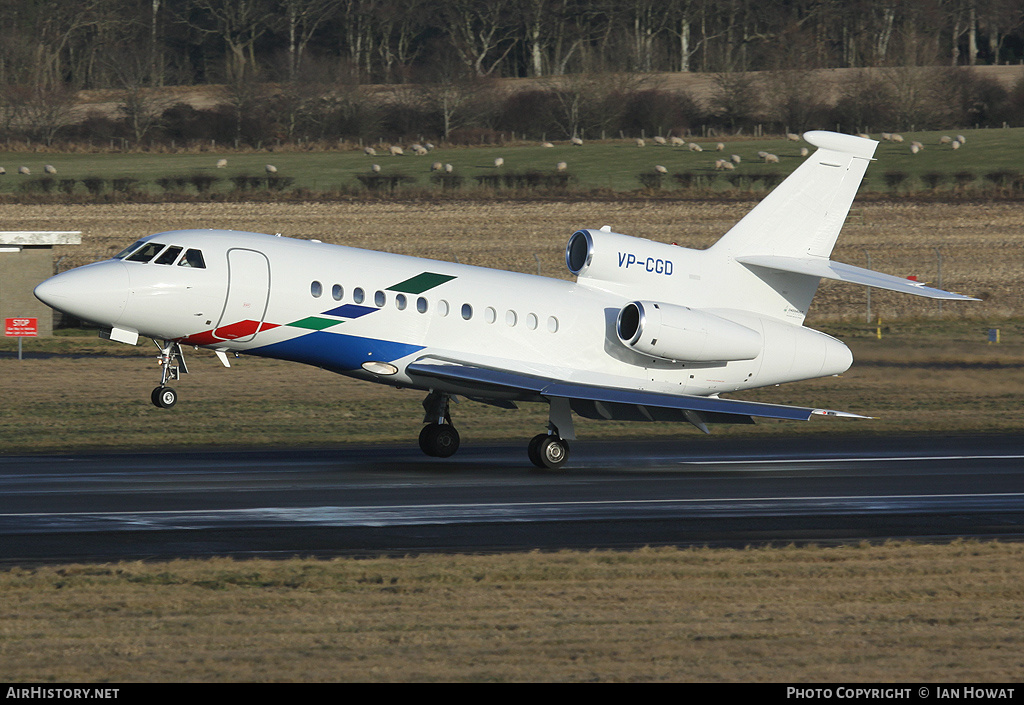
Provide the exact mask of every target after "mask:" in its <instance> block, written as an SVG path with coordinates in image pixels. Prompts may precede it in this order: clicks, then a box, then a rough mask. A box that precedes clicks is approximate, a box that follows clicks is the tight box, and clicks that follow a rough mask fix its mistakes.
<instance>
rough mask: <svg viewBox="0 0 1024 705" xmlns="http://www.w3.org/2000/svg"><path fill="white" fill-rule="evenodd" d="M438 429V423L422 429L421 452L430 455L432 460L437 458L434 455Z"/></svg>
mask: <svg viewBox="0 0 1024 705" xmlns="http://www.w3.org/2000/svg"><path fill="white" fill-rule="evenodd" d="M436 427H437V424H436V423H431V424H427V425H426V426H424V427H423V428H421V429H420V450H422V451H423V454H424V455H429V456H430V457H431V458H436V457H437V456H436V455H434V439H433V435H434V429H435V428H436Z"/></svg>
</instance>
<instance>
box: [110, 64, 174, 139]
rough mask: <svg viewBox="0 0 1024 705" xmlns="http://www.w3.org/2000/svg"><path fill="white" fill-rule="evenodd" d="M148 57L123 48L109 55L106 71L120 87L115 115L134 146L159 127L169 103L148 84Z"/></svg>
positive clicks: (170, 102)
mask: <svg viewBox="0 0 1024 705" xmlns="http://www.w3.org/2000/svg"><path fill="white" fill-rule="evenodd" d="M151 60H152V57H151V56H146V55H143V54H139V53H137V52H133V51H130V50H128V49H124V50H122V51H120V52H117V53H116V54H114V55H113V56H111V58H110V61H109V67H108V71H109V72H110V73H111V74H112V75H113V76H114V77H115V80H116V81H117V83H118V86H119V88H120V91H119V98H120V105H119V106H118V112H119V113H120V114H121V116H122V117H123V118H124V121H125V124H126V125H127V127H128V129H129V130H130V131H131V134H132V137H133V139H134V140H135V143H136V144H139V143H141V142H142V141H143V140H144V139H145V138H146V136H147V135H148V134H149V133H150V132H151V131H152V130H153V129H154V128H155V127H157V126H158V125H159V123H160V117H161V115H162V114H163V112H164V110H166V109H167V108H169V107H171V105H172V104H173V102H174V101H173V100H172V99H171V98H169V97H167V95H166V94H164V93H163V92H161V91H160V90H159V89H157V88H152V87H150V86H149V85H148V83H149V79H150V77H151V71H152V69H153V67H152V64H151V63H150V62H151Z"/></svg>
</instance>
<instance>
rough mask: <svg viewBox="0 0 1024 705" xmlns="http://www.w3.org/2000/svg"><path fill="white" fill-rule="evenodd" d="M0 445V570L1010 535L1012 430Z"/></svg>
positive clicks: (1022, 498) (1014, 507)
mask: <svg viewBox="0 0 1024 705" xmlns="http://www.w3.org/2000/svg"><path fill="white" fill-rule="evenodd" d="M531 467H532V466H530V465H529V462H528V461H527V460H526V451H525V444H517V445H508V446H506V445H479V446H475V445H472V444H470V445H467V446H464V447H463V449H462V450H460V451H459V454H458V455H457V456H455V457H454V458H451V459H448V460H439V459H432V458H427V457H425V456H423V455H422V454H421V453H420V452H419V450H418V449H417V448H415V447H414V446H401V447H395V446H359V447H343V448H324V449H293V450H287V449H282V450H269V451H267V450H260V451H215V450H189V451H169V452H161V453H100V454H79V455H45V456H41V455H40V456H0V542H2V543H0V562H3V563H6V564H8V565H10V564H19V563H21V564H24V563H32V562H58V561H59V562H65V561H66V562H72V561H109V560H127V559H167V558H173V557H202V556H212V555H231V556H238V557H244V556H272V557H284V556H331V555H380V554H404V553H417V552H425V551H449V552H467V551H471V552H484V551H510V550H515V551H520V550H530V549H542V550H553V549H561V548H569V549H591V548H634V547H640V546H645V545H679V546H686V545H709V546H744V545H762V544H768V543H772V544H783V543H790V542H795V543H806V542H814V543H820V544H830V543H836V542H856V541H861V540H871V541H879V540H884V539H889V538H893V539H905V538H908V539H916V540H924V541H944V540H950V539H952V538H956V537H978V538H999V539H1006V540H1020V539H1021V538H1024V436H972V437H928V438H863V439H856V438H845V437H841V438H829V437H816V438H802V439H771V440H743V441H737V440H728V439H726V440H711V439H700V440H699V441H696V442H695V441H693V440H692V439H687V440H680V441H623V442H616V443H607V442H593V443H587V442H583V441H581V442H576V443H573V444H572V457H571V458H570V460H569V463H568V465H567V466H566V469H564V470H562V471H560V472H556V473H549V472H541V471H536V470H532V469H531Z"/></svg>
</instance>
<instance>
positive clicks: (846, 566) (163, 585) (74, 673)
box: [0, 542, 1024, 684]
mask: <svg viewBox="0 0 1024 705" xmlns="http://www.w3.org/2000/svg"><path fill="white" fill-rule="evenodd" d="M1022 559H1024V544H1005V543H1003V544H1000V543H976V542H954V543H953V544H951V545H946V546H927V545H913V544H886V545H883V546H869V545H866V544H862V545H856V546H843V547H837V548H817V547H802V548H797V547H789V548H772V549H769V548H761V549H746V550H710V549H687V550H676V549H669V548H664V549H645V550H640V551H634V552H589V553H571V552H560V553H548V554H544V553H526V554H512V555H494V556H441V555H422V556H415V557H405V558H376V559H362V560H355V559H336V560H329V561H321V560H301V559H295V560H287V561H265V560H252V561H231V560H223V559H215V560H209V561H172V562H168V563H143V562H137V563H120V564H111V565H91V566H86V565H68V566H40V567H29V568H14V569H9V570H6V571H2V572H0V592H2V594H3V595H4V608H3V621H2V628H0V662H2V664H3V665H2V667H0V671H2V674H3V677H4V680H5V681H6V682H8V683H15V682H24V681H28V682H32V683H45V682H59V683H72V682H73V683H79V682H113V683H134V682H186V681H187V682H274V681H277V682H336V681H340V682H364V681H365V682H437V681H476V682H524V681H543V682H554V681H559V682H751V683H753V682H760V683H822V682H824V683H934V682H938V683H970V684H977V683H982V682H997V683H998V682H1003V683H1009V682H1014V681H1017V680H1019V678H1020V666H1021V656H1020V655H1021V652H1022V650H1024V630H1022V629H1021V615H1020V604H1021V602H1022V601H1024V587H1022V586H1024V582H1022V581H1021V561H1022Z"/></svg>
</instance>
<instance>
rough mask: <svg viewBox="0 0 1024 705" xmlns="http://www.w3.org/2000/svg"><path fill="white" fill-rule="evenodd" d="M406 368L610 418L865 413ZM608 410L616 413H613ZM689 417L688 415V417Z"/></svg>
mask: <svg viewBox="0 0 1024 705" xmlns="http://www.w3.org/2000/svg"><path fill="white" fill-rule="evenodd" d="M405 371H406V373H407V374H409V375H410V376H413V377H425V378H429V379H433V380H437V381H442V382H447V383H450V384H453V385H455V386H457V387H465V388H469V389H472V390H478V391H482V390H489V391H499V392H504V393H508V392H521V393H525V394H533V395H536V396H538V397H542V398H543V399H547V400H549V401H550V400H551V399H568V400H570V401H571V402H587V403H588V404H587V405H577V404H573V410H574V411H576V412H577V413H580V414H581V415H585V416H591V415H592V414H591V413H588V412H594V413H596V414H601V415H605V417H606V418H612V417H619V418H625V417H621V416H617V413H621V410H622V408H623V407H626V406H630V407H633V408H634V409H636V410H637V411H638V412H639V414H638V415H637V417H636V420H645V419H646V420H648V421H653V420H669V419H668V418H667V417H664V416H659V415H658V414H656V413H652V412H651V411H650V410H658V409H664V410H678V411H683V412H687V411H688V412H699V413H700V414H707V415H708V416H707V417H706V418H707V420H709V421H711V422H725V421H727V419H726V418H725V417H727V416H731V417H735V422H736V423H745V422H749V417H751V416H759V417H762V418H770V419H787V420H791V421H806V420H807V419H809V418H810V417H811V416H812V415H819V416H843V417H848V418H866V417H863V416H857V415H856V414H850V413H847V412H842V411H832V410H830V409H810V408H804V407H797V406H784V405H781V404H763V403H761V402H751V401H739V400H734V399H719V398H718V397H702V396H694V395H688V394H678V395H676V394H662V393H660V392H649V391H644V390H638V389H621V388H617V387H602V386H598V385H591V384H576V383H572V382H563V381H558V380H554V379H546V378H543V377H537V376H533V375H526V374H520V373H517V372H509V371H507V370H496V369H491V368H486V367H478V366H475V365H463V364H454V363H441V362H414V363H412V364H410V365H409V366H408V367H407V368H406V370H405ZM538 401H539V400H538ZM609 414H613V415H616V416H609ZM687 420H690V419H689V418H687ZM692 422H693V421H692V420H691V423H692Z"/></svg>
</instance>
